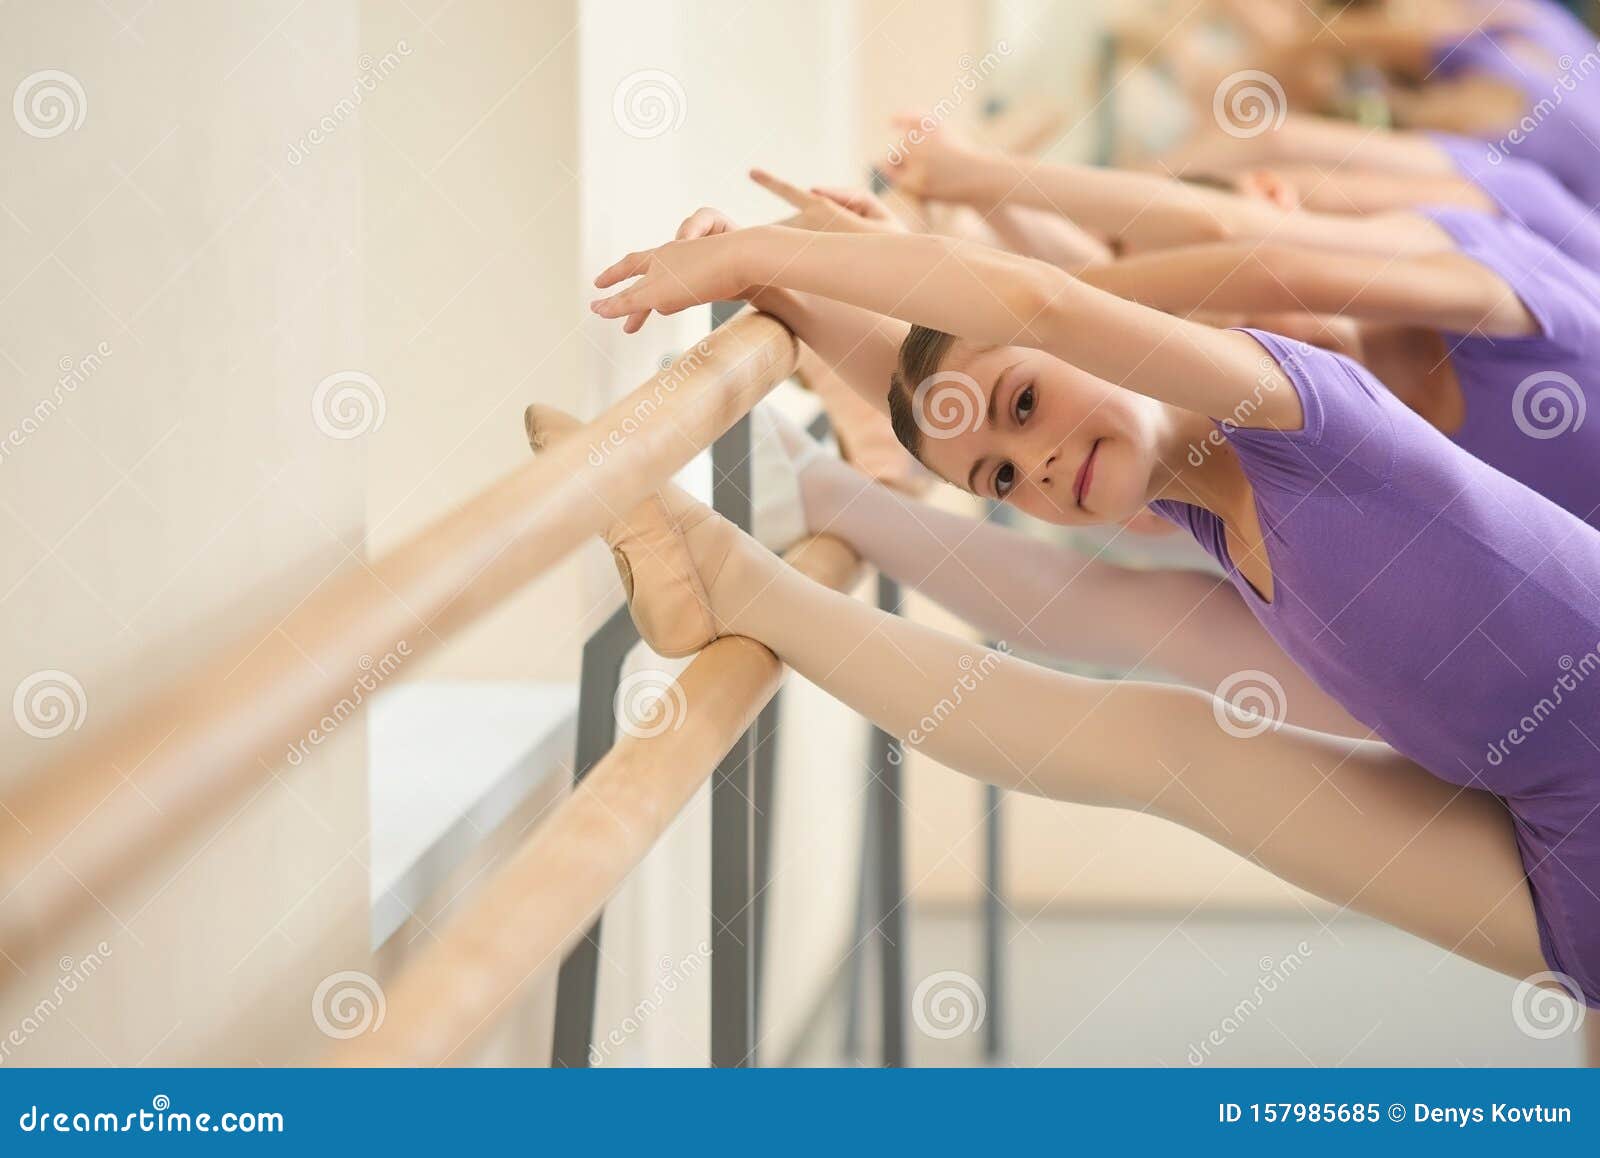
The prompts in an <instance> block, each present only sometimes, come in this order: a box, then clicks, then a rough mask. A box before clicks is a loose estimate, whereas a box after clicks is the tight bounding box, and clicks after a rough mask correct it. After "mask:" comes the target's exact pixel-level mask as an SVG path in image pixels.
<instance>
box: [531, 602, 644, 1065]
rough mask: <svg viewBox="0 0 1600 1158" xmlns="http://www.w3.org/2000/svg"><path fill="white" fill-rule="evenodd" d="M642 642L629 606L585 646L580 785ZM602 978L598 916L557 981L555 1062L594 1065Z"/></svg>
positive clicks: (605, 745)
mask: <svg viewBox="0 0 1600 1158" xmlns="http://www.w3.org/2000/svg"><path fill="white" fill-rule="evenodd" d="M638 642H639V633H638V631H637V630H635V628H634V626H633V619H632V618H631V617H630V616H629V614H628V608H627V607H626V606H623V607H621V608H619V609H618V610H617V611H616V612H614V613H613V614H612V616H611V618H610V619H608V620H606V622H605V624H604V625H603V626H602V627H601V628H600V630H598V631H596V632H595V633H594V634H593V635H591V636H590V637H589V639H588V642H586V643H585V644H584V645H583V671H582V674H581V675H580V676H579V678H578V741H577V750H576V752H575V754H574V757H573V761H572V783H573V784H574V785H577V784H578V783H579V782H580V781H581V780H582V779H583V778H584V777H585V776H587V775H588V774H589V770H590V769H591V768H593V767H594V766H595V765H596V764H597V763H599V762H600V758H601V757H602V756H604V755H605V754H606V752H607V751H609V750H610V748H611V745H612V743H613V742H614V741H615V740H616V736H617V717H616V711H615V707H614V702H615V700H616V696H617V686H618V685H619V684H620V683H621V681H622V664H623V661H624V660H626V659H627V657H628V652H629V651H630V650H632V648H633V645H634V644H636V643H638ZM599 976H600V922H599V921H598V920H596V921H595V923H594V924H593V925H591V926H589V931H588V933H587V934H586V935H585V936H584V938H583V940H582V941H580V942H578V944H577V945H575V946H573V948H572V951H571V952H569V953H568V954H567V956H566V959H565V960H564V961H562V962H561V972H560V975H559V976H558V978H557V980H556V1022H555V1037H554V1042H553V1046H552V1050H551V1064H552V1065H555V1066H564V1067H569V1068H581V1067H584V1066H587V1065H588V1064H589V1047H590V1044H591V1042H592V1040H593V1037H594V1008H595V993H596V991H597V989H598V987H599Z"/></svg>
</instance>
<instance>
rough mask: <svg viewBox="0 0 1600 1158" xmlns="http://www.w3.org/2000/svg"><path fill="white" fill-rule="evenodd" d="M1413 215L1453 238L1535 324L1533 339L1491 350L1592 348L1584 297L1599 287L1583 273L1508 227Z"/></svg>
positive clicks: (1448, 211)
mask: <svg viewBox="0 0 1600 1158" xmlns="http://www.w3.org/2000/svg"><path fill="white" fill-rule="evenodd" d="M1418 212H1420V213H1422V214H1423V216H1425V217H1427V218H1428V219H1430V220H1431V221H1433V222H1434V224H1436V225H1438V226H1439V227H1440V228H1441V229H1443V230H1444V231H1445V232H1446V233H1448V234H1449V235H1450V236H1451V237H1452V238H1454V239H1455V243H1456V248H1457V249H1458V250H1459V251H1460V252H1461V253H1462V254H1464V255H1465V256H1467V257H1470V258H1472V260H1473V261H1476V262H1477V263H1478V264H1479V265H1481V266H1483V267H1484V268H1485V269H1488V270H1491V271H1493V272H1494V273H1495V274H1497V275H1499V277H1500V278H1501V279H1503V280H1504V281H1505V283H1506V284H1507V285H1508V286H1510V287H1511V291H1512V292H1513V293H1515V294H1516V295H1517V297H1518V298H1519V299H1521V301H1522V304H1523V305H1524V306H1526V307H1527V308H1528V312H1529V313H1530V314H1532V315H1533V319H1534V321H1535V322H1537V323H1538V325H1539V333H1537V334H1530V335H1528V336H1527V337H1525V338H1495V339H1494V341H1495V343H1496V344H1497V345H1499V344H1511V343H1523V342H1527V343H1536V344H1544V345H1547V346H1548V347H1549V348H1550V349H1551V350H1552V351H1553V352H1554V351H1564V352H1567V353H1579V352H1582V351H1583V350H1585V349H1588V348H1589V347H1590V346H1591V345H1592V340H1593V336H1594V334H1595V331H1596V329H1597V324H1596V318H1597V315H1596V311H1595V307H1594V305H1593V303H1592V302H1591V301H1590V300H1589V297H1588V296H1586V293H1585V291H1586V290H1587V291H1588V293H1589V294H1593V293H1595V292H1596V290H1597V289H1600V281H1597V280H1596V279H1595V278H1594V277H1593V275H1591V274H1590V273H1589V272H1588V271H1586V270H1584V269H1583V268H1582V267H1580V266H1578V265H1576V264H1575V263H1574V262H1573V261H1572V260H1571V259H1570V258H1568V257H1567V256H1566V255H1565V254H1563V253H1562V252H1561V251H1560V250H1558V249H1556V248H1555V247H1554V246H1553V245H1551V244H1550V243H1549V242H1547V241H1545V240H1544V239H1543V238H1542V237H1538V236H1536V235H1535V234H1533V233H1530V232H1529V231H1528V230H1527V229H1525V228H1523V227H1522V226H1521V225H1518V224H1517V223H1516V222H1514V221H1507V220H1506V219H1505V218H1502V217H1490V216H1489V215H1488V214H1486V213H1477V212H1474V211H1473V210H1471V209H1455V208H1446V207H1442V206H1434V207H1432V208H1428V209H1422V210H1419V211H1418Z"/></svg>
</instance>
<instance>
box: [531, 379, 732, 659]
mask: <svg viewBox="0 0 1600 1158" xmlns="http://www.w3.org/2000/svg"><path fill="white" fill-rule="evenodd" d="M523 425H524V426H525V427H526V429H527V432H528V445H529V446H531V447H532V448H533V450H534V452H535V453H538V452H539V451H541V450H544V449H546V448H548V447H551V446H554V445H555V444H556V443H557V442H559V441H561V440H562V439H564V438H566V437H568V436H570V435H571V434H572V432H573V431H575V430H577V429H579V428H581V427H582V425H583V424H582V423H581V422H579V421H578V420H577V419H576V418H574V417H573V416H572V415H570V414H567V413H566V412H565V411H562V410H557V409H555V408H554V407H551V406H538V405H534V406H530V407H528V409H527V410H526V411H524V412H523ZM715 518H720V516H719V515H718V514H717V513H716V512H715V511H713V510H711V509H710V508H709V507H707V506H705V505H704V504H703V503H699V502H696V501H695V500H694V499H693V498H691V497H690V496H689V495H688V494H686V493H685V492H684V491H683V490H682V489H680V488H679V487H677V486H674V485H672V484H671V483H669V484H667V485H666V486H664V487H662V488H661V489H660V490H659V491H657V492H656V493H655V494H653V495H651V496H650V497H649V498H647V499H645V500H644V501H643V502H641V503H640V504H639V505H638V506H636V507H634V508H633V509H632V510H631V511H629V512H627V513H626V514H625V515H623V516H622V517H620V518H619V519H617V520H616V521H615V522H614V523H612V524H611V526H609V527H607V528H606V530H605V533H604V535H603V538H604V539H605V541H606V545H607V546H609V547H610V548H611V558H612V561H613V562H615V563H616V566H617V574H618V575H619V576H620V577H621V579H622V589H623V591H624V592H625V593H626V594H627V597H628V611H629V613H630V614H631V615H632V616H633V622H634V625H635V626H636V627H638V629H639V635H640V637H641V638H642V639H643V640H644V641H645V642H646V643H647V644H649V645H650V647H651V648H652V649H654V650H655V652H656V653H657V654H658V655H662V656H665V657H666V658H668V659H676V658H679V657H681V656H686V655H693V654H694V653H695V652H697V651H699V650H700V649H701V648H703V647H705V646H706V644H708V643H710V642H711V641H712V640H714V639H716V638H717V637H718V636H719V635H721V634H722V632H721V631H720V630H719V629H718V627H717V621H716V618H715V617H714V616H713V615H712V614H711V604H710V601H709V600H708V599H707V597H706V583H705V582H702V578H701V574H700V569H699V567H698V566H697V565H696V563H695V560H694V557H693V556H692V555H691V554H690V553H689V547H688V544H687V543H686V542H685V541H684V536H685V535H687V534H688V533H689V531H691V530H692V529H693V528H695V527H697V526H699V525H700V524H702V523H704V522H705V521H706V520H707V519H715ZM723 561H726V556H724V558H723V560H722V561H718V562H717V563H716V565H715V569H714V570H713V572H712V574H711V579H712V580H714V579H715V578H716V572H717V571H720V570H721V563H722V562H723Z"/></svg>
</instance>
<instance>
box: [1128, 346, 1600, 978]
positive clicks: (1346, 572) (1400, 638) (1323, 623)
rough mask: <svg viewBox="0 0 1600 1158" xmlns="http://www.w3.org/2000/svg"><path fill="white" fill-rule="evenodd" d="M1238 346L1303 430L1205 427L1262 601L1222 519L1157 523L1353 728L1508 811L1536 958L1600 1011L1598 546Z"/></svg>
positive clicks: (1476, 468)
mask: <svg viewBox="0 0 1600 1158" xmlns="http://www.w3.org/2000/svg"><path fill="white" fill-rule="evenodd" d="M1247 332H1248V333H1251V334H1252V335H1253V336H1254V337H1255V338H1256V340H1257V341H1259V342H1260V343H1261V345H1262V346H1263V347H1265V349H1266V350H1267V352H1268V353H1269V354H1270V355H1271V356H1272V357H1273V359H1274V360H1276V361H1277V363H1278V364H1279V365H1280V366H1282V368H1283V370H1284V372H1285V374H1287V375H1288V377H1289V379H1290V380H1291V381H1292V382H1293V383H1294V387H1295V389H1296V391H1297V392H1298V393H1299V396H1300V400H1301V403H1302V405H1303V407H1304V413H1305V420H1304V424H1303V426H1302V428H1301V429H1300V430H1298V431H1293V432H1284V431H1276V430H1257V429H1240V428H1237V427H1233V426H1230V425H1226V424H1224V425H1221V426H1220V427H1219V429H1220V432H1221V436H1222V437H1223V438H1226V439H1227V440H1228V442H1229V443H1231V444H1232V446H1233V447H1234V448H1235V450H1236V451H1237V452H1238V455H1239V460H1240V462H1241V463H1242V465H1243V467H1244V472H1245V474H1246V476H1247V477H1248V478H1249V480H1250V484H1251V487H1252V489H1253V490H1254V492H1255V502H1256V510H1257V513H1258V514H1259V516H1260V520H1261V528H1262V533H1263V536H1264V539H1265V546H1266V551H1267V558H1268V561H1269V564H1270V566H1271V569H1272V576H1273V588H1274V595H1273V601H1272V602H1271V603H1270V604H1269V603H1266V602H1264V601H1263V600H1262V599H1261V597H1260V596H1259V595H1257V594H1256V592H1255V589H1254V588H1253V587H1251V585H1250V584H1249V583H1248V582H1247V581H1246V580H1245V579H1244V578H1243V577H1242V576H1241V575H1240V574H1239V571H1238V569H1237V568H1236V567H1235V566H1234V564H1233V561H1232V559H1231V558H1230V557H1229V554H1228V547H1227V541H1226V538H1225V536H1224V533H1223V527H1222V523H1221V521H1220V520H1219V519H1218V518H1217V517H1216V516H1215V515H1213V514H1211V513H1210V512H1209V511H1206V510H1203V509H1201V508H1199V507H1195V506H1191V505H1189V504H1186V503H1179V502H1168V501H1162V502H1158V503H1155V504H1154V506H1155V507H1156V509H1157V510H1158V511H1159V512H1160V513H1161V514H1163V515H1165V516H1166V517H1167V518H1169V519H1171V520H1172V521H1173V522H1175V523H1177V524H1178V525H1179V526H1182V527H1185V528H1187V529H1188V530H1189V531H1190V532H1191V533H1192V534H1193V535H1194V537H1195V538H1196V539H1197V540H1198V541H1199V543H1200V544H1201V546H1203V547H1205V548H1206V549H1207V550H1208V551H1209V552H1210V553H1211V554H1212V555H1213V556H1215V557H1216V559H1217V561H1218V562H1219V563H1220V564H1221V565H1222V567H1223V569H1224V571H1225V572H1226V573H1227V575H1228V577H1229V578H1230V580H1231V581H1232V582H1233V584H1234V586H1235V587H1236V588H1238V590H1239V592H1240V594H1241V595H1242V596H1243V598H1244V600H1245V602H1246V603H1247V604H1248V605H1249V607H1250V608H1251V610H1252V612H1253V613H1254V614H1255V616H1256V618H1257V619H1258V620H1259V621H1260V622H1261V624H1262V625H1263V626H1264V627H1265V628H1266V629H1267V631H1268V632H1270V633H1271V635H1272V637H1273V638H1274V639H1275V640H1277V642H1278V644H1279V645H1280V646H1281V647H1282V648H1283V650H1284V651H1285V652H1286V653H1287V654H1288V655H1289V656H1290V657H1291V658H1292V659H1293V660H1294V661H1295V662H1296V663H1297V664H1299V665H1300V667H1301V668H1302V669H1304V670H1305V671H1306V673H1307V674H1308V675H1310V676H1311V677H1312V678H1313V679H1314V680H1315V681H1316V682H1317V684H1318V685H1319V686H1321V687H1322V688H1323V689H1324V690H1325V691H1327V692H1328V693H1329V694H1330V695H1332V696H1333V697H1334V698H1335V699H1337V700H1338V701H1339V702H1340V703H1341V704H1343V705H1344V707H1345V708H1346V709H1347V710H1348V711H1349V712H1350V713H1351V714H1352V715H1354V716H1355V717H1356V718H1357V719H1358V720H1361V721H1362V722H1363V723H1365V724H1367V725H1368V726H1369V727H1371V728H1372V729H1373V730H1374V731H1375V732H1377V734H1378V735H1380V736H1381V737H1383V739H1385V740H1386V741H1388V742H1389V743H1390V744H1392V745H1393V746H1394V747H1395V748H1396V749H1397V750H1399V751H1400V752H1402V753H1404V754H1405V755H1406V756H1408V757H1410V758H1411V759H1413V760H1415V761H1416V762H1417V763H1419V764H1421V765H1422V766H1423V767H1424V768H1426V769H1428V771H1430V772H1431V773H1433V774H1434V775H1435V776H1437V777H1439V778H1440V779H1442V780H1445V781H1447V782H1449V783H1451V784H1459V785H1462V786H1464V787H1471V788H1481V789H1485V790H1487V791H1489V792H1493V793H1495V794H1496V795H1497V796H1499V797H1500V798H1501V799H1502V800H1503V801H1504V802H1505V804H1506V806H1507V808H1508V809H1509V810H1510V812H1511V815H1512V818H1513V823H1514V828H1515V832H1516V839H1517V844H1518V847H1519V849H1520V851H1521V854H1522V862H1523V867H1524V869H1525V871H1526V873H1527V876H1528V881H1529V884H1530V887H1531V889H1532V894H1533V901H1534V908H1535V911H1536V914H1537V920H1538V925H1539V939H1540V944H1541V947H1542V948H1543V951H1544V955H1545V958H1546V959H1547V960H1548V961H1549V963H1550V967H1551V968H1552V969H1555V970H1558V971H1560V972H1562V973H1565V974H1567V975H1569V976H1570V977H1572V978H1574V979H1575V981H1576V983H1577V985H1578V986H1579V987H1580V988H1581V990H1582V993H1583V995H1584V997H1585V998H1586V1000H1587V1001H1588V1002H1589V1003H1590V1004H1591V1005H1595V1006H1600V650H1597V649H1600V532H1596V531H1595V530H1594V529H1593V528H1591V527H1589V526H1587V525H1585V524H1584V523H1582V522H1580V521H1578V520H1577V519H1575V518H1573V517H1572V516H1571V515H1569V514H1567V513H1566V512H1565V511H1563V510H1561V509H1560V508H1559V507H1557V506H1556V505H1555V504H1554V503H1552V502H1550V501H1549V500H1547V499H1544V498H1542V497H1540V496H1539V495H1537V494H1535V493H1534V492H1533V491H1531V490H1529V489H1528V488H1527V487H1524V486H1523V485H1521V484H1520V483H1517V482H1515V481H1513V480H1512V479H1510V478H1508V477H1506V476H1505V475H1503V474H1501V473H1500V472H1499V471H1497V470H1494V469H1493V468H1491V467H1489V466H1487V465H1486V464H1484V463H1482V462H1479V461H1478V460H1477V459H1475V458H1473V457H1472V455H1470V454H1468V453H1467V452H1466V451H1464V450H1462V449H1460V448H1459V447H1457V446H1454V445H1452V444H1451V443H1450V441H1449V440H1448V439H1446V438H1445V437H1443V436H1442V435H1440V434H1439V432H1438V431H1436V430H1434V429H1433V428H1432V427H1431V426H1429V425H1428V424H1427V423H1426V422H1425V421H1424V420H1423V419H1421V418H1420V417H1418V416H1417V415H1416V414H1414V413H1412V412H1411V411H1410V410H1408V409H1407V408H1406V407H1405V405H1404V404H1402V403H1401V402H1400V401H1399V400H1398V399H1396V398H1395V397H1394V395H1392V394H1390V393H1389V391H1388V390H1386V389H1385V388H1384V387H1383V386H1382V384H1380V383H1379V382H1378V381H1377V380H1376V379H1375V378H1373V377H1372V375H1370V374H1369V373H1367V371H1366V370H1364V369H1362V368H1361V367H1360V366H1358V365H1356V364H1355V363H1354V362H1352V361H1350V360H1349V359H1347V358H1344V357H1341V356H1340V355H1337V354H1333V353H1329V352H1328V351H1325V350H1318V349H1313V348H1311V347H1308V346H1303V345H1301V344H1300V343H1295V342H1290V341H1288V340H1287V339H1284V338H1280V337H1278V336H1277V335H1274V334H1264V333H1258V332H1256V331H1253V330H1252V331H1247Z"/></svg>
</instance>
